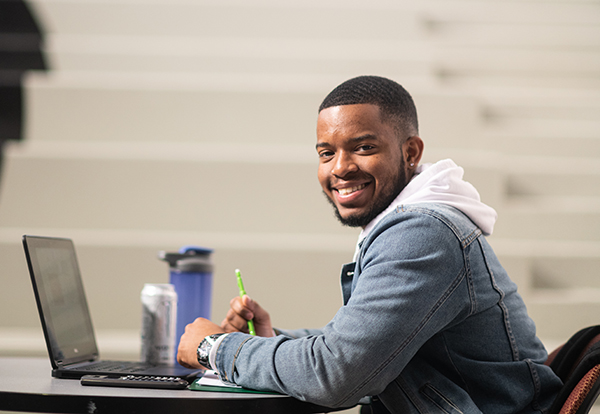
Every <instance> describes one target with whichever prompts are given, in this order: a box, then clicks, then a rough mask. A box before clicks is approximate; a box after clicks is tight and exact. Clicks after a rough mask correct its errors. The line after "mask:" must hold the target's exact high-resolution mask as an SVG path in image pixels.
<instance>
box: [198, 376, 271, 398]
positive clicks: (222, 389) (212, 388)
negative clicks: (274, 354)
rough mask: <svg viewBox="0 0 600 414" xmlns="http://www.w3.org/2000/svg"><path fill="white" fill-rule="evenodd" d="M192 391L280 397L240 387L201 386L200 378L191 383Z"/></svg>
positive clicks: (267, 392) (268, 392) (269, 392)
mask: <svg viewBox="0 0 600 414" xmlns="http://www.w3.org/2000/svg"><path fill="white" fill-rule="evenodd" d="M189 388H190V390H192V391H210V392H242V393H250V394H275V395H281V394H279V393H277V392H273V391H256V390H250V389H248V388H240V387H219V386H217V385H201V384H200V378H198V379H197V380H195V381H194V382H192V383H191V384H190V386H189Z"/></svg>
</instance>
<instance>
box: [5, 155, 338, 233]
mask: <svg viewBox="0 0 600 414" xmlns="http://www.w3.org/2000/svg"><path fill="white" fill-rule="evenodd" d="M263 148H264V147H263ZM187 149H189V147H184V150H187ZM195 149H196V154H189V153H188V154H187V156H188V158H186V157H183V159H181V158H178V159H175V160H173V159H170V160H169V159H161V158H158V159H152V160H149V159H144V158H137V159H135V158H133V159H129V158H127V157H125V158H120V155H122V154H114V155H113V156H109V157H107V158H101V157H98V155H99V154H98V153H96V154H94V153H90V154H88V155H87V156H86V155H83V156H77V155H76V156H74V157H65V156H58V157H55V158H47V157H44V158H42V159H40V158H36V157H30V156H27V155H26V156H23V157H18V156H17V157H12V155H11V154H10V152H8V153H7V158H6V160H5V172H4V174H3V181H4V182H3V186H2V197H1V198H2V200H3V201H2V204H1V205H0V208H1V211H2V213H1V214H0V216H2V218H1V219H0V226H6V225H9V226H34V227H54V228H98V229H111V228H127V229H156V230H167V229H169V230H197V231H274V232H279V233H285V232H308V233H310V232H315V231H316V232H322V231H331V232H333V233H339V232H343V229H341V228H340V227H339V226H338V224H337V222H336V220H335V218H334V217H333V213H332V211H331V207H330V206H329V205H328V203H327V202H326V201H325V199H324V196H323V195H322V194H321V189H320V186H319V184H318V182H317V180H316V163H317V160H316V156H314V158H312V159H311V160H310V161H306V160H304V159H301V160H298V159H297V158H298V157H296V159H295V160H294V153H295V152H296V151H297V148H296V147H294V146H292V147H289V148H286V147H285V146H277V147H270V148H268V149H266V150H265V152H264V154H262V158H254V159H253V158H252V157H251V155H249V154H248V153H246V154H243V153H241V152H240V151H239V150H238V153H237V157H236V156H235V155H234V156H231V153H229V154H224V153H220V154H211V153H210V152H209V151H210V150H211V148H210V146H206V145H202V146H200V145H199V146H196V147H195ZM213 149H216V150H217V151H221V150H223V151H226V150H227V147H226V146H225V147H223V146H217V147H213ZM253 150H254V151H256V148H254V149H253ZM202 154H205V155H204V156H203V155H202ZM267 154H269V155H268V156H267ZM287 154H290V155H289V156H288V155H287ZM79 155H80V154H79ZM194 155H198V156H197V159H194V160H191V159H190V158H189V157H190V156H192V157H193V156H194ZM244 157H245V158H244ZM194 158H195V157H194ZM266 158H270V160H267V161H265V159H266ZM293 217H297V218H298V219H293ZM303 217H309V218H311V219H310V221H309V222H306V221H305V220H301V218H303Z"/></svg>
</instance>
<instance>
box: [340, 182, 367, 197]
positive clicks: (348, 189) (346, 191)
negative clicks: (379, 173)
mask: <svg viewBox="0 0 600 414" xmlns="http://www.w3.org/2000/svg"><path fill="white" fill-rule="evenodd" d="M366 186H367V183H364V184H359V185H357V186H354V187H346V188H337V189H336V190H337V192H338V193H339V195H341V196H342V197H345V196H348V195H350V194H352V193H354V192H356V191H358V190H362V189H363V188H365V187H366Z"/></svg>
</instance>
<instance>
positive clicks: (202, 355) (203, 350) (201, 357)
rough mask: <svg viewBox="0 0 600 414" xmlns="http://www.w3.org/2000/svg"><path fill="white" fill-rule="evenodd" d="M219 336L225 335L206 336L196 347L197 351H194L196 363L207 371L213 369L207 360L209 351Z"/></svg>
mask: <svg viewBox="0 0 600 414" xmlns="http://www.w3.org/2000/svg"><path fill="white" fill-rule="evenodd" d="M221 335H225V334H224V333H219V334H213V335H208V336H206V337H205V338H204V339H203V340H202V342H200V345H198V349H197V350H196V355H197V358H198V363H199V364H200V365H202V366H205V367H206V368H208V369H213V368H212V367H211V365H210V360H209V357H210V350H211V349H212V347H213V345H214V344H215V342H216V341H217V338H219V337H220V336H221Z"/></svg>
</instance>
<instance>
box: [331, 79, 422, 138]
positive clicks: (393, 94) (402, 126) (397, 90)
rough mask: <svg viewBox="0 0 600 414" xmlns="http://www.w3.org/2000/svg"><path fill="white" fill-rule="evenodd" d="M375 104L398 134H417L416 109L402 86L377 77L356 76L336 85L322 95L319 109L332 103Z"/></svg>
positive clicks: (337, 104) (334, 104) (333, 104)
mask: <svg viewBox="0 0 600 414" xmlns="http://www.w3.org/2000/svg"><path fill="white" fill-rule="evenodd" d="M356 104H372V105H377V106H378V107H379V109H380V111H381V116H382V117H383V118H384V120H386V121H389V122H391V123H392V125H393V126H394V128H395V129H396V130H397V131H398V132H399V133H402V132H404V133H408V134H410V135H413V134H418V133H419V122H418V119H417V108H416V107H415V103H414V102H413V99H412V97H411V96H410V94H409V93H408V91H407V90H406V89H404V88H403V87H402V86H401V85H400V84H398V83H396V82H394V81H393V80H390V79H387V78H383V77H381V76H358V77H356V78H352V79H349V80H347V81H346V82H344V83H342V84H341V85H339V86H337V87H336V88H335V89H334V90H332V91H331V92H330V93H329V95H327V96H326V97H325V99H324V100H323V102H322V103H321V106H319V112H321V111H322V110H323V109H326V108H330V107H332V106H340V105H356Z"/></svg>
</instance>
